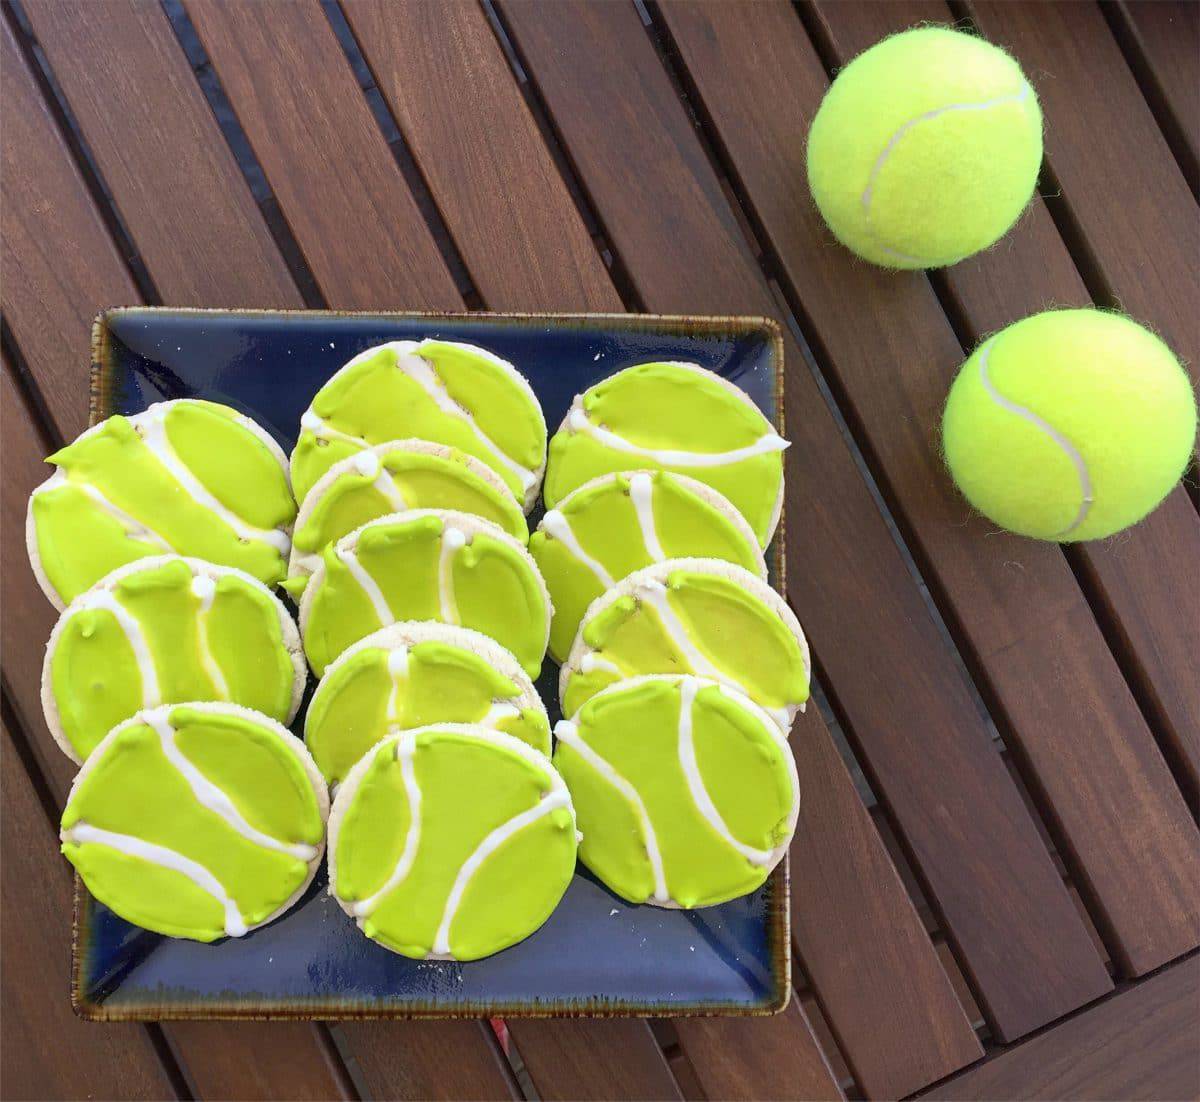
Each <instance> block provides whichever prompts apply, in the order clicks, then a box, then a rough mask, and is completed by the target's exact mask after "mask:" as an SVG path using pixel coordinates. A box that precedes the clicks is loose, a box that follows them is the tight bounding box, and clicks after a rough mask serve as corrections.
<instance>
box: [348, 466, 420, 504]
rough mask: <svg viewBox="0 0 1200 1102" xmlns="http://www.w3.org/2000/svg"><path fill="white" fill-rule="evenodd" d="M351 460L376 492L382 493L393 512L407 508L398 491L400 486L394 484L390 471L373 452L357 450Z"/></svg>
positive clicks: (402, 496)
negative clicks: (369, 480)
mask: <svg viewBox="0 0 1200 1102" xmlns="http://www.w3.org/2000/svg"><path fill="white" fill-rule="evenodd" d="M352 462H353V463H354V469H355V470H356V471H358V473H359V474H360V475H362V476H363V478H369V479H371V486H372V487H373V488H374V489H375V490H376V492H378V493H379V494H382V495H383V498H384V500H385V501H386V502H387V503H388V506H389V507H390V509H391V511H392V512H393V513H402V512H404V510H405V509H407V508H408V502H406V501H405V500H404V495H403V494H401V493H400V487H399V486H397V485H396V482H395V480H394V479H393V478H392V476H391V472H389V471H388V470H387V469H386V468H385V467H384V465H383V464H382V463H381V462H380V460H379V456H378V455H376V454H375V452H373V451H364V452H359V453H358V454H357V455H356V456H354V457H353V459H352Z"/></svg>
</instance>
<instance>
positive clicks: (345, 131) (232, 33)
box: [187, 0, 461, 310]
mask: <svg viewBox="0 0 1200 1102" xmlns="http://www.w3.org/2000/svg"><path fill="white" fill-rule="evenodd" d="M187 10H188V14H189V15H190V16H191V18H192V21H193V22H194V23H195V25H196V30H197V31H198V32H199V34H200V37H201V39H202V41H203V42H204V47H205V49H206V50H207V51H208V55H209V57H210V58H211V60H212V62H213V65H214V66H215V68H216V69H217V72H218V73H219V74H220V77H221V80H222V82H223V84H224V87H225V92H226V94H227V95H228V96H229V99H230V102H231V103H232V104H233V108H234V111H235V112H236V113H237V116H238V119H239V120H240V121H241V124H242V126H243V128H244V129H245V131H246V134H247V136H248V137H249V139H250V143H251V145H253V147H254V151H255V154H256V155H257V157H258V159H259V162H260V163H261V164H262V167H263V171H264V172H265V173H266V175H267V179H268V181H269V182H270V185H271V187H272V189H273V190H274V192H275V197H276V198H277V199H278V201H279V205H280V207H281V208H282V210H283V212H284V215H285V217H286V218H287V220H288V224H289V226H290V227H291V230H292V233H293V234H295V236H296V240H297V242H298V243H299V245H300V248H301V250H302V251H303V253H304V257H305V260H307V262H308V266H309V268H310V269H311V270H312V273H313V275H314V276H315V277H316V280H317V283H318V284H319V285H320V288H321V290H322V291H323V292H324V295H325V298H326V301H328V302H329V304H330V305H331V306H338V307H345V308H347V309H350V308H353V309H356V310H366V309H371V308H379V309H389V310H404V309H408V310H419V309H454V308H456V307H458V306H460V304H461V300H460V299H459V296H458V292H457V291H456V290H455V287H454V282H453V280H452V279H451V277H450V273H449V271H448V270H447V268H446V266H445V264H444V263H443V262H442V259H441V256H440V254H439V253H438V251H437V246H436V245H435V244H434V240H433V237H432V235H431V234H430V232H429V230H428V228H427V227H426V225H425V222H424V220H423V219H422V217H421V215H420V213H419V211H418V209H417V205H416V203H415V201H414V200H413V197H412V193H411V192H410V191H409V189H408V186H407V185H406V183H405V181H404V177H403V175H402V174H401V172H400V169H399V166H398V165H397V164H396V160H395V158H394V157H393V155H392V152H391V150H390V149H388V147H387V144H386V143H385V142H384V140H383V137H382V135H381V133H380V131H379V127H378V126H377V125H376V123H375V119H374V118H373V117H372V115H371V110H370V108H369V107H368V106H367V102H366V100H365V99H364V98H363V96H362V92H361V90H360V89H359V87H358V83H357V81H356V80H355V78H354V74H353V73H352V72H351V69H350V66H349V65H348V64H347V62H346V58H345V55H344V54H343V53H342V48H341V46H340V45H338V41H337V38H336V37H335V36H334V33H333V30H332V28H331V27H330V26H329V22H328V20H327V19H326V18H325V16H324V15H323V14H322V12H321V9H320V6H319V5H318V4H317V2H316V0H297V2H294V3H293V2H290V0H283V2H279V0H272V2H262V3H256V4H244V3H225V2H224V0H192V2H189V3H188V5H187ZM409 48H411V44H410V47H409ZM318 73H319V74H320V77H319V87H320V94H319V95H317V94H314V84H313V80H314V74H318ZM334 227H336V232H332V233H331V232H330V230H331V229H332V228H334Z"/></svg>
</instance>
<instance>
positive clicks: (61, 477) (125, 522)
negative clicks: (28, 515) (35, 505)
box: [30, 467, 175, 555]
mask: <svg viewBox="0 0 1200 1102" xmlns="http://www.w3.org/2000/svg"><path fill="white" fill-rule="evenodd" d="M59 486H74V487H75V488H76V489H77V490H80V491H81V492H82V493H84V494H86V495H87V496H88V497H90V498H91V499H92V500H93V501H94V502H95V503H96V504H97V505H99V506H100V508H101V509H102V510H103V511H104V512H106V513H108V515H109V516H111V517H112V518H113V519H114V520H116V521H118V522H120V524H121V526H122V527H123V528H124V529H125V534H126V535H127V536H128V537H129V538H130V539H140V540H144V541H145V542H146V543H153V544H156V545H157V546H158V547H161V548H162V549H163V551H165V552H166V553H167V554H170V555H173V554H175V548H174V547H172V546H171V545H170V544H169V543H168V542H167V541H166V540H165V539H164V538H163V537H162V536H160V535H159V534H158V533H157V532H156V531H154V529H153V528H150V527H148V526H147V525H145V524H144V523H142V521H140V520H138V519H137V517H135V516H132V515H131V514H129V513H127V512H125V510H124V509H122V508H121V507H120V506H119V505H114V504H113V503H112V502H111V501H109V499H108V498H107V497H105V496H104V494H103V493H102V492H101V491H100V489H99V488H98V487H96V486H93V485H92V484H91V483H90V482H76V481H74V480H73V479H71V478H69V477H68V476H67V472H66V471H65V470H64V469H63V468H62V467H59V468H58V470H56V471H55V472H54V474H53V475H52V476H51V477H50V478H49V479H47V480H46V481H45V482H43V483H42V485H40V486H39V487H38V488H37V489H36V490H34V491H33V493H32V494H31V495H30V496H31V497H37V496H38V495H39V494H45V493H49V492H50V491H51V490H56V489H58V487H59Z"/></svg>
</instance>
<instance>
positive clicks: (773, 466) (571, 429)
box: [545, 363, 788, 547]
mask: <svg viewBox="0 0 1200 1102" xmlns="http://www.w3.org/2000/svg"><path fill="white" fill-rule="evenodd" d="M787 446H788V445H787V441H786V440H784V439H783V437H781V436H780V435H779V433H777V432H776V431H775V428H774V426H773V425H772V424H771V422H770V421H768V420H767V419H766V417H764V416H763V414H762V412H761V411H760V410H759V408H758V407H757V406H756V405H755V404H754V403H753V402H752V401H751V400H750V397H749V396H748V395H747V394H746V393H745V392H744V391H742V390H739V389H738V388H737V387H736V386H734V385H733V383H731V382H729V381H728V380H726V379H723V378H721V376H720V375H716V374H714V373H713V372H711V371H706V370H705V369H704V368H702V367H698V366H697V365H696V364H685V363H647V364H639V365H637V366H636V367H628V368H626V369H625V370H624V371H619V372H617V374H615V375H613V376H611V377H610V378H607V379H605V380H604V381H603V382H600V383H597V384H596V385H595V386H594V387H592V388H591V389H590V390H587V391H585V392H584V393H583V394H580V395H577V396H576V398H575V400H574V402H573V403H572V404H571V408H570V410H569V411H568V412H567V416H566V418H565V419H564V420H563V423H562V425H561V427H560V428H559V430H558V432H556V433H555V434H554V439H553V440H551V441H550V461H549V469H548V470H547V473H546V486H545V498H546V507H547V508H548V509H555V508H558V506H559V504H560V503H561V502H562V501H563V499H564V498H566V496H567V495H568V494H570V493H571V492H572V491H573V490H576V489H578V488H579V487H580V486H582V485H583V484H584V483H585V482H590V481H591V480H592V479H594V478H598V477H599V476H600V475H603V474H609V473H612V472H616V471H632V470H665V471H671V472H673V473H675V474H682V475H686V476H688V477H690V478H694V479H696V480H697V481H699V482H703V483H704V484H705V485H707V486H711V487H712V488H713V489H714V490H716V491H717V492H718V493H720V494H722V495H723V496H724V497H725V498H727V499H728V500H729V501H730V502H731V503H732V504H733V506H734V507H735V508H736V509H737V510H738V511H739V512H740V513H741V514H742V516H744V517H745V518H746V520H747V522H748V523H749V525H750V527H751V528H752V529H753V530H754V534H755V536H757V537H758V542H759V544H760V545H761V546H763V547H765V546H766V545H767V543H768V542H769V541H770V539H771V534H772V533H773V532H774V531H775V526H776V524H778V523H779V512H780V509H781V508H782V506H783V450H784V448H786V447H787Z"/></svg>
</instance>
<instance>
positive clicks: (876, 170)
mask: <svg viewBox="0 0 1200 1102" xmlns="http://www.w3.org/2000/svg"><path fill="white" fill-rule="evenodd" d="M1030 91H1031V89H1030V87H1029V82H1028V81H1026V80H1022V81H1021V90H1020V91H1019V92H1010V93H1009V94H1007V95H1004V96H996V97H993V98H992V99H988V100H980V101H979V102H978V103H948V104H946V105H945V106H944V107H935V108H934V109H933V110H931V111H926V112H924V113H923V114H920V115H917V116H915V117H914V118H911V119H909V120H908V121H907V122H906V123H903V124H902V125H901V126H899V127H898V128H897V129H896V131H895V132H894V133H893V134H892V136H891V137H890V138H889V139H888V140H887V143H886V144H885V145H884V147H883V150H882V151H881V152H880V154H879V156H878V157H877V158H876V159H875V164H874V165H872V167H871V173H870V175H869V176H868V177H867V186H866V187H865V188H863V193H862V208H863V217H864V219H865V220H866V226H867V233H868V234H870V236H871V239H872V240H873V241H874V242H875V244H876V245H878V246H879V248H880V249H882V250H883V251H884V252H885V253H887V254H888V255H889V256H894V257H896V259H897V260H903V261H904V262H905V263H906V264H920V265H921V266H922V267H926V268H930V267H936V266H937V265H938V264H940V263H941V261H937V260H929V259H924V258H922V257H919V256H909V255H908V254H907V253H902V252H900V250H899V249H893V248H892V247H891V246H890V245H886V244H885V243H884V242H883V240H882V239H881V238H880V237H879V234H878V233H877V232H876V230H875V226H874V223H873V222H872V221H871V200H872V199H873V198H874V195H875V185H876V183H877V182H878V180H879V174H880V172H882V171H883V166H884V165H885V164H886V163H887V160H888V158H889V157H890V156H891V155H892V153H893V151H894V150H895V148H896V146H897V144H898V143H899V142H900V139H901V138H903V137H904V136H905V135H906V134H907V133H908V132H909V131H910V130H912V128H913V127H914V126H917V125H919V124H920V123H923V122H931V121H932V120H933V119H936V118H940V117H941V116H942V115H945V114H948V113H949V112H951V111H986V110H988V109H990V108H992V107H1002V106H1003V105H1004V104H1006V103H1024V102H1025V100H1027V99H1028V98H1029V93H1030Z"/></svg>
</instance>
